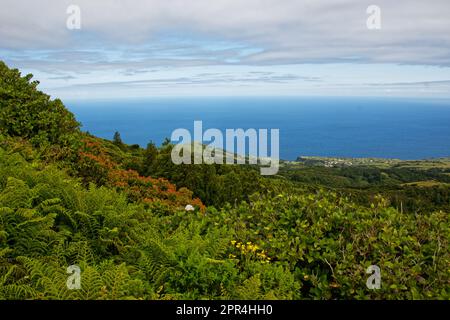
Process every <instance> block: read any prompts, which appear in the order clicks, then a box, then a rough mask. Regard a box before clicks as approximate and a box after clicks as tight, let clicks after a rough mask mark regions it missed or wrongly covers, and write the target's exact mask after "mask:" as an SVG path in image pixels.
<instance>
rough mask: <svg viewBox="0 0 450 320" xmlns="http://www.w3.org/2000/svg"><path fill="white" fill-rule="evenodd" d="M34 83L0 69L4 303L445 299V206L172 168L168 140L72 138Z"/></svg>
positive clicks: (75, 131) (289, 178)
mask: <svg viewBox="0 0 450 320" xmlns="http://www.w3.org/2000/svg"><path fill="white" fill-rule="evenodd" d="M37 86H38V82H36V81H32V76H31V75H26V76H22V75H21V74H20V72H19V71H18V70H15V69H10V68H8V67H7V66H6V65H5V64H4V63H3V62H0V299H402V298H415V299H419V298H422V299H430V298H440V299H449V298H450V289H449V288H450V283H449V279H450V277H449V275H450V270H449V263H450V258H449V249H448V248H449V235H450V232H449V231H450V230H449V215H448V211H446V210H444V209H445V206H440V207H439V206H438V205H435V203H434V202H430V203H431V205H430V206H428V207H421V208H420V210H403V208H402V209H401V210H400V209H398V208H397V206H396V205H392V201H391V200H392V199H390V198H389V197H388V195H384V194H383V192H382V191H383V190H379V191H381V192H379V191H376V192H372V191H371V190H370V189H368V190H366V191H367V194H365V197H364V199H365V200H364V201H362V200H361V199H356V198H357V197H356V198H355V195H354V191H353V190H344V189H345V188H344V189H340V188H338V187H339V186H337V185H334V186H326V184H322V185H321V184H317V183H311V182H310V181H306V180H303V181H300V180H301V179H299V178H298V177H299V176H298V175H296V174H295V173H294V172H293V171H292V170H286V171H285V172H284V173H282V175H281V176H277V177H274V178H262V177H261V176H260V175H259V171H258V170H256V168H253V167H251V166H227V165H221V166H219V165H178V166H177V165H174V164H173V163H172V162H171V161H170V152H171V150H172V147H173V146H172V145H171V144H170V143H169V142H168V141H166V142H165V143H163V145H162V146H161V147H156V146H155V145H154V144H153V143H149V145H148V146H147V148H145V149H142V148H140V147H139V146H136V145H131V146H130V145H127V144H125V143H123V142H122V141H121V139H120V135H119V134H116V135H115V136H114V139H113V140H112V141H108V140H104V139H100V138H97V137H95V136H92V135H90V134H88V133H84V132H82V131H81V130H80V124H79V123H78V122H77V121H76V119H75V117H74V116H73V114H72V113H71V112H69V111H68V110H67V109H66V108H65V106H64V104H63V103H62V102H61V101H60V100H58V99H56V100H52V99H50V97H49V96H48V95H46V94H44V93H42V92H40V91H39V90H38V89H37ZM291 169H292V168H291ZM443 201H444V202H445V201H447V203H448V201H449V199H444V200H443ZM188 205H190V206H188ZM186 206H188V207H186ZM186 208H188V210H186ZM191 208H193V210H191ZM73 265H76V266H79V267H80V269H81V287H80V288H79V289H73V288H72V289H69V287H68V286H67V284H66V282H67V277H68V274H67V268H68V267H69V266H73ZM370 265H377V266H379V267H380V269H381V279H382V284H381V288H380V289H376V290H374V289H369V288H368V287H367V286H366V280H367V278H368V277H369V275H368V274H366V270H367V268H368V267H369V266H370Z"/></svg>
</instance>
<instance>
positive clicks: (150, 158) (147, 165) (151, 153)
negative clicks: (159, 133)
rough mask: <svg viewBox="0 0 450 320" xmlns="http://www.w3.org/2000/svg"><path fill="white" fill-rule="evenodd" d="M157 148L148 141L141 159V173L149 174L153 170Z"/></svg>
mask: <svg viewBox="0 0 450 320" xmlns="http://www.w3.org/2000/svg"><path fill="white" fill-rule="evenodd" d="M158 153H159V152H158V148H157V147H156V145H155V144H154V143H153V141H150V142H149V143H148V144H147V148H146V149H145V151H144V158H143V160H142V172H141V173H142V174H143V175H144V176H149V175H151V173H152V172H153V171H154V167H155V164H156V161H157V158H158Z"/></svg>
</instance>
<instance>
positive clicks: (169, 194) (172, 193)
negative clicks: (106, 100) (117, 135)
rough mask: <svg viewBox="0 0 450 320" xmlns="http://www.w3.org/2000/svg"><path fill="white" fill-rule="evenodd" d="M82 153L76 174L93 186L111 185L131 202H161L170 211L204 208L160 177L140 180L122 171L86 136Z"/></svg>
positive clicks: (201, 209)
mask: <svg viewBox="0 0 450 320" xmlns="http://www.w3.org/2000/svg"><path fill="white" fill-rule="evenodd" d="M82 142H83V150H82V151H79V161H78V166H77V167H78V168H77V169H78V172H79V173H80V175H81V176H82V177H90V178H91V179H92V178H93V177H94V181H93V182H95V183H97V184H101V185H107V186H113V187H116V188H117V189H119V190H121V191H123V192H125V193H126V194H127V196H128V197H129V199H130V200H132V201H143V202H145V203H148V204H152V203H155V202H157V203H161V204H163V205H166V206H168V207H169V208H171V209H181V208H184V207H185V206H186V205H187V204H190V205H192V206H194V207H197V208H198V209H199V210H200V211H202V212H203V211H204V210H205V206H204V205H203V203H202V201H201V200H200V199H198V198H195V199H193V198H192V191H190V190H189V189H186V188H180V189H179V190H177V188H176V186H175V185H174V184H172V183H170V182H169V181H168V180H166V179H163V178H152V177H143V176H140V175H139V173H138V172H137V171H135V170H131V169H128V170H125V169H123V168H121V166H120V164H118V163H116V162H114V161H113V160H112V159H111V157H110V156H109V155H108V153H107V151H108V150H107V148H106V147H105V146H103V145H102V144H101V141H99V140H97V139H95V138H91V137H87V138H85V139H83V141H82Z"/></svg>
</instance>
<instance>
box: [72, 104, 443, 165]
mask: <svg viewBox="0 0 450 320" xmlns="http://www.w3.org/2000/svg"><path fill="white" fill-rule="evenodd" d="M66 106H67V107H68V108H69V110H71V111H72V112H73V113H74V114H75V115H76V117H77V119H78V121H80V122H81V123H82V124H83V127H82V129H83V130H84V131H89V132H90V133H92V134H94V135H97V136H99V137H102V138H107V139H112V137H113V135H114V132H115V131H119V132H120V134H121V137H122V140H123V141H124V142H126V143H128V144H139V145H141V146H143V147H145V146H146V145H147V143H148V142H149V141H150V140H152V141H153V142H155V143H156V144H157V145H160V144H161V143H162V142H163V141H164V139H165V138H166V137H168V138H170V136H171V134H172V131H173V130H175V129H177V128H185V129H188V130H189V131H190V132H191V133H192V134H193V125H194V121H195V120H201V121H203V130H206V129H208V128H217V129H220V130H222V132H223V134H224V135H225V129H237V128H242V129H249V128H254V129H279V130H280V157H281V159H285V160H295V159H296V158H297V157H298V156H326V157H353V158H356V157H374V158H395V159H404V160H413V159H428V158H438V157H449V156H450V100H445V99H412V98H411V99H403V98H318V97H311V98H303V97H302V98H291V97H289V98H288V97H285V98H280V97H270V98H267V97H261V98H256V97H239V98H228V97H207V98H206V97H202V98H192V97H189V98H151V99H142V100H137V99H129V100H124V99H119V100H110V101H109V100H92V101H88V100H80V101H68V102H67V101H66Z"/></svg>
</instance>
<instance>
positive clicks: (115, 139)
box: [113, 131, 123, 146]
mask: <svg viewBox="0 0 450 320" xmlns="http://www.w3.org/2000/svg"><path fill="white" fill-rule="evenodd" d="M113 143H114V144H115V145H117V146H122V145H123V141H122V138H121V137H120V133H119V132H118V131H116V132H115V133H114V137H113Z"/></svg>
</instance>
